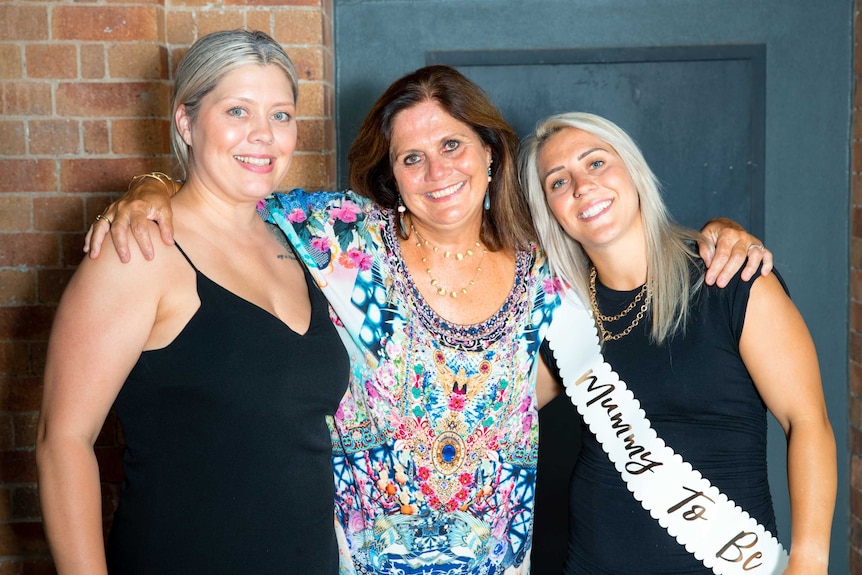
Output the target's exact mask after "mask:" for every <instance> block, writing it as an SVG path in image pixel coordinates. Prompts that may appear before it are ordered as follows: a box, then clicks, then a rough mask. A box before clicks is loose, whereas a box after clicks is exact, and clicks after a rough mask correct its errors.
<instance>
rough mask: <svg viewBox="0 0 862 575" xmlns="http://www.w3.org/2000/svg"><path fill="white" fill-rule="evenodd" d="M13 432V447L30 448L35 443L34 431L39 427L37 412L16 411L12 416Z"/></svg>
mask: <svg viewBox="0 0 862 575" xmlns="http://www.w3.org/2000/svg"><path fill="white" fill-rule="evenodd" d="M12 424H13V428H14V432H15V447H16V448H18V449H23V448H28V449H29V448H31V447H33V446H35V445H36V433H37V431H38V429H39V412H38V411H30V412H27V413H16V414H15V415H14V416H13V418H12Z"/></svg>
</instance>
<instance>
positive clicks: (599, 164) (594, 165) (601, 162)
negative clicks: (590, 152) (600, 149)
mask: <svg viewBox="0 0 862 575" xmlns="http://www.w3.org/2000/svg"><path fill="white" fill-rule="evenodd" d="M604 165H605V161H604V160H595V161H593V162H590V167H591V168H601V167H602V166H604Z"/></svg>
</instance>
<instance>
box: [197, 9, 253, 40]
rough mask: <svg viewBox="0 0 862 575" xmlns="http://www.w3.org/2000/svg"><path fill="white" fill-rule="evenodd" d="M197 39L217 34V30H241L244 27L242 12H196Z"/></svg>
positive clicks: (235, 10)
mask: <svg viewBox="0 0 862 575" xmlns="http://www.w3.org/2000/svg"><path fill="white" fill-rule="evenodd" d="M197 23H198V37H201V36H204V35H206V34H209V33H210V32H218V31H219V30H232V29H234V28H242V27H243V26H244V25H245V16H244V15H243V11H242V10H237V9H233V10H207V11H201V12H198V15H197Z"/></svg>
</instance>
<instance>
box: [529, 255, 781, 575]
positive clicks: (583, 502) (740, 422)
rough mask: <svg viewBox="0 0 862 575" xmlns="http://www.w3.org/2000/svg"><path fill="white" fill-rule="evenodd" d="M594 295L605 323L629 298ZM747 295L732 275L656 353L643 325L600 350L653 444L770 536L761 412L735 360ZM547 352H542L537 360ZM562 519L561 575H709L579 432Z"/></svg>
mask: <svg viewBox="0 0 862 575" xmlns="http://www.w3.org/2000/svg"><path fill="white" fill-rule="evenodd" d="M695 273H699V270H698V271H696V272H695ZM758 275H759V274H758ZM756 277H757V276H756ZM596 289H597V299H598V303H599V307H600V309H601V310H602V312H603V313H604V314H606V315H614V314H616V313H618V312H619V311H621V310H622V309H624V308H625V307H626V305H627V304H628V303H630V302H631V301H632V300H633V298H634V296H635V294H636V293H637V291H638V290H633V291H632V292H618V291H614V290H611V289H609V288H607V287H605V286H603V285H601V284H600V283H599V282H597V286H596ZM750 289H751V282H743V281H741V280H740V278H739V274H737V275H736V276H735V277H734V278H733V280H732V281H731V283H730V284H729V285H728V286H727V287H726V288H725V289H719V288H717V287H715V286H704V287H703V289H702V290H701V291H700V292H699V294H698V295H697V296H696V301H695V302H694V303H693V304H692V308H691V310H692V315H691V316H690V320H689V323H688V325H687V330H686V332H685V335H682V334H677V335H676V336H675V337H674V338H673V339H672V340H671V341H670V342H666V343H665V344H664V345H662V346H656V345H655V344H653V343H652V342H651V340H650V339H649V330H650V327H651V324H650V321H649V320H650V318H649V317H646V318H644V321H642V322H641V324H640V325H638V326H637V327H636V328H635V329H634V330H633V331H632V332H631V333H630V334H628V335H626V336H624V337H623V338H621V339H620V340H618V341H610V342H607V343H605V344H604V347H603V350H602V353H603V355H604V357H605V360H606V361H607V362H608V363H609V364H610V365H611V366H612V368H613V369H614V371H615V372H617V373H618V374H619V375H620V377H621V378H622V379H623V380H624V381H625V382H626V384H627V385H628V387H629V389H630V390H631V391H632V393H634V396H635V398H637V399H638V400H639V401H640V403H641V406H642V407H643V409H644V411H645V412H646V416H647V418H648V419H649V420H650V422H651V423H652V426H653V428H654V429H655V430H656V432H657V433H658V436H659V437H661V438H662V439H664V441H665V442H666V443H667V444H668V446H669V447H671V448H672V449H674V450H675V451H676V452H677V453H679V454H680V455H681V456H682V457H683V459H685V460H686V461H688V462H689V463H691V464H692V465H693V466H694V468H695V469H698V470H699V471H700V472H701V473H702V474H703V475H704V477H706V478H707V479H709V480H710V481H711V482H712V484H713V485H715V486H716V487H717V488H718V489H719V490H720V491H722V492H723V493H724V494H725V495H727V496H728V497H729V498H731V499H733V500H734V501H735V502H736V503H737V505H740V506H741V507H742V508H743V509H745V510H746V511H748V512H749V513H750V514H751V515H752V517H754V519H756V520H757V521H758V522H760V523H761V525H763V526H764V527H765V528H766V529H767V530H769V531H770V532H771V533H772V534H773V535H775V534H776V532H775V516H774V513H773V508H772V499H771V496H770V492H769V484H768V480H767V466H766V436H767V426H766V407H765V405H764V403H763V401H762V400H761V398H760V395H759V394H758V392H757V389H756V388H755V386H754V382H753V381H752V380H751V378H750V376H749V375H748V371H747V370H746V368H745V365H744V364H743V363H742V359H741V357H740V355H739V338H740V336H741V335H742V327H743V322H744V319H745V310H746V307H747V305H748V297H749V293H750ZM632 317H633V316H632V315H631V314H629V316H627V317H626V320H628V321H623V322H622V323H623V324H624V325H623V327H625V325H627V324H628V322H629V321H630V320H631V319H632ZM614 329H615V330H616V331H620V330H621V328H620V329H617V328H614ZM548 351H549V350H548V348H547V345H545V346H544V349H543V355H545V357H546V358H547V357H548V353H547V352H548ZM551 357H552V356H551ZM569 511H570V515H569V521H570V527H569V552H568V559H567V560H566V566H565V570H564V572H565V573H566V574H567V575H568V574H573V573H578V574H589V575H597V574H613V575H625V574H631V575H644V574H649V573H662V574H670V573H675V574H681V573H686V574H692V573H704V574H705V573H712V571H711V570H709V569H707V568H706V567H704V565H703V564H702V563H701V562H700V561H698V560H697V559H696V558H695V557H694V556H693V555H691V554H689V553H688V552H687V551H686V550H685V548H684V547H682V546H681V545H679V544H678V543H677V542H676V540H675V539H674V538H673V537H671V536H670V535H668V533H667V531H665V530H664V528H662V527H661V525H659V523H658V522H657V521H656V520H655V519H653V518H652V517H651V516H650V514H649V513H648V512H647V511H645V510H644V509H643V507H641V505H640V503H638V501H636V500H635V499H634V497H632V494H631V492H629V491H628V489H627V488H626V486H625V483H624V482H623V480H622V478H621V477H620V474H619V473H618V472H617V471H616V469H615V468H614V466H613V464H612V463H611V462H610V461H609V459H608V456H607V454H606V453H605V452H604V451H603V450H602V446H601V444H600V443H599V442H598V441H597V440H596V438H595V436H594V435H593V434H592V433H590V431H589V429H588V428H587V427H586V426H584V427H583V445H582V448H581V451H580V454H579V456H578V461H577V464H576V466H575V472H574V474H573V476H572V480H571V484H570V494H569Z"/></svg>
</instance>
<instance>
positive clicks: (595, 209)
mask: <svg viewBox="0 0 862 575" xmlns="http://www.w3.org/2000/svg"><path fill="white" fill-rule="evenodd" d="M609 205H611V201H610V200H605V201H604V202H599V203H598V204H596V205H594V206H593V207H591V208H590V209H588V210H585V211H583V212H581V213H580V214H579V215H578V219H581V220H585V219H587V218H591V217H593V216H595V215H597V214H599V213H601V212H602V210H604V209H605V208H607V207H608V206H609Z"/></svg>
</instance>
